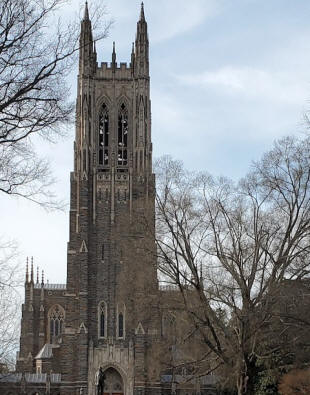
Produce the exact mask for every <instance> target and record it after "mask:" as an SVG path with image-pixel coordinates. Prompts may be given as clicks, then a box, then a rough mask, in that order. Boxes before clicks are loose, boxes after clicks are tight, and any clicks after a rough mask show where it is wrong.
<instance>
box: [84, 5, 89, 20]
mask: <svg viewBox="0 0 310 395" xmlns="http://www.w3.org/2000/svg"><path fill="white" fill-rule="evenodd" d="M84 21H89V13H88V3H87V1H86V2H85V9H84Z"/></svg>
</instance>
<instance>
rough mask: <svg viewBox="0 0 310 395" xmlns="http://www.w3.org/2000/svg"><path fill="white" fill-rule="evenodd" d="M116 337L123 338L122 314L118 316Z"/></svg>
mask: <svg viewBox="0 0 310 395" xmlns="http://www.w3.org/2000/svg"><path fill="white" fill-rule="evenodd" d="M118 337H124V316H123V313H119V315H118Z"/></svg>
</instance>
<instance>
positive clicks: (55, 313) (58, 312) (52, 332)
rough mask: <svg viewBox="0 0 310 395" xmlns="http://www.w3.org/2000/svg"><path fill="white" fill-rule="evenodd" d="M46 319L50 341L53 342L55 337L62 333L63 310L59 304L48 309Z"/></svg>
mask: <svg viewBox="0 0 310 395" xmlns="http://www.w3.org/2000/svg"><path fill="white" fill-rule="evenodd" d="M48 320H49V337H50V342H51V343H53V341H54V340H55V338H57V337H58V336H59V335H61V334H62V333H63V329H64V321H65V310H64V309H63V308H62V307H61V306H60V305H55V306H53V307H52V308H51V309H50V311H49V314H48Z"/></svg>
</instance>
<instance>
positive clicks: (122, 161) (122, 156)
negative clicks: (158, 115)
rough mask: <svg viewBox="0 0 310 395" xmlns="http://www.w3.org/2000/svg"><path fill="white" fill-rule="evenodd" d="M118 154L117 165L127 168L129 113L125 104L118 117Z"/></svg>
mask: <svg viewBox="0 0 310 395" xmlns="http://www.w3.org/2000/svg"><path fill="white" fill-rule="evenodd" d="M117 145H118V153H117V164H118V165H119V166H127V164H128V159H127V147H128V112H127V110H126V107H125V105H124V104H122V105H121V108H120V112H119V115H118V140H117Z"/></svg>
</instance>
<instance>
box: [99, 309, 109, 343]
mask: <svg viewBox="0 0 310 395" xmlns="http://www.w3.org/2000/svg"><path fill="white" fill-rule="evenodd" d="M98 337H99V338H105V337H107V305H106V303H105V302H100V303H99V306H98Z"/></svg>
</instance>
